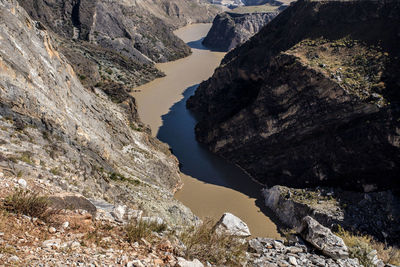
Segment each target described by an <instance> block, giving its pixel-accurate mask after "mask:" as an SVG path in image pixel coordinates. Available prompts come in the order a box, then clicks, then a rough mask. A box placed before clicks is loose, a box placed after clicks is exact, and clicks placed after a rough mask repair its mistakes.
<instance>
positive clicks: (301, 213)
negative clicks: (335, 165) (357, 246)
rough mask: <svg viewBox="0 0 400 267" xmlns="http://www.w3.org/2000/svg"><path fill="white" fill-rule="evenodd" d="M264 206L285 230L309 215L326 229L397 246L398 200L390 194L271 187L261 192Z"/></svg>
mask: <svg viewBox="0 0 400 267" xmlns="http://www.w3.org/2000/svg"><path fill="white" fill-rule="evenodd" d="M263 195H264V198H265V204H266V206H267V207H268V208H270V209H271V210H272V211H273V212H274V213H275V214H276V216H277V217H278V218H279V220H280V221H281V222H282V223H283V224H284V225H285V226H287V227H289V228H297V227H299V226H300V225H301V224H302V219H303V218H304V217H305V216H308V215H310V216H312V217H313V218H314V219H316V220H317V221H318V222H319V223H321V224H322V225H324V226H325V227H328V228H330V229H337V226H338V225H340V226H341V227H342V228H344V229H346V230H349V231H351V232H357V233H360V234H364V235H370V236H373V237H374V238H375V239H377V240H380V241H381V242H387V243H389V244H394V245H398V244H399V240H398V238H396V237H397V236H399V234H400V226H399V224H398V223H397V221H399V220H400V199H399V197H398V196H396V195H394V194H393V193H391V192H390V191H386V192H371V193H359V192H351V191H343V190H340V189H334V188H315V189H311V188H308V189H294V188H288V187H285V186H278V185H277V186H273V187H271V188H268V189H265V190H264V191H263Z"/></svg>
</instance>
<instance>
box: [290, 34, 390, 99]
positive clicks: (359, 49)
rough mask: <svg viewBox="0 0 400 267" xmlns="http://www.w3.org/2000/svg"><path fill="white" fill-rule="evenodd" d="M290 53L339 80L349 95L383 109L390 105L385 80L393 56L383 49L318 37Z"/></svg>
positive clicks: (301, 43)
mask: <svg viewBox="0 0 400 267" xmlns="http://www.w3.org/2000/svg"><path fill="white" fill-rule="evenodd" d="M289 53H293V54H294V55H295V56H297V57H298V58H300V59H301V60H302V61H304V62H305V63H306V64H307V65H310V66H312V67H315V68H318V69H320V70H321V71H322V72H324V73H325V74H326V75H327V76H329V77H330V78H332V79H335V80H337V82H338V83H339V84H340V85H341V86H342V87H343V88H344V89H345V90H346V91H347V92H348V93H350V94H352V95H356V96H357V97H359V98H360V99H363V100H366V101H369V102H372V103H376V104H378V105H380V106H384V105H386V104H387V101H386V100H385V98H384V96H383V95H382V93H383V92H384V89H385V88H386V85H385V83H384V81H383V80H382V77H383V76H384V75H383V74H384V72H385V68H386V65H387V64H388V62H389V54H388V53H386V52H384V51H382V48H380V47H377V46H370V45H367V44H364V43H362V42H360V41H357V40H353V39H351V38H350V37H344V38H342V39H338V40H333V41H332V40H327V39H324V38H318V39H305V40H303V41H301V42H300V43H299V44H297V45H296V46H294V47H293V48H292V49H291V50H289Z"/></svg>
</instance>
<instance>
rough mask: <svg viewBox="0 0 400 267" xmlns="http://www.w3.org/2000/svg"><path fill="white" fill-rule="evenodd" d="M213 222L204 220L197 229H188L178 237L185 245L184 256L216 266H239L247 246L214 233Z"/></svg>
mask: <svg viewBox="0 0 400 267" xmlns="http://www.w3.org/2000/svg"><path fill="white" fill-rule="evenodd" d="M214 225H215V222H214V221H213V220H210V219H208V220H205V221H204V222H203V224H202V225H201V226H199V227H190V228H188V229H186V230H185V231H184V232H183V233H181V235H180V240H181V241H182V242H183V243H184V244H185V246H186V251H185V254H186V255H187V256H188V257H189V258H191V259H193V258H197V259H201V260H204V261H208V262H210V263H212V264H216V265H233V266H235V265H241V264H240V262H241V261H242V260H243V259H244V258H245V253H246V251H247V244H243V243H242V242H240V241H241V240H239V239H237V238H235V237H233V236H229V235H223V234H217V233H215V231H214Z"/></svg>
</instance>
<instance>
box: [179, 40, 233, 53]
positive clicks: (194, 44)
mask: <svg viewBox="0 0 400 267" xmlns="http://www.w3.org/2000/svg"><path fill="white" fill-rule="evenodd" d="M203 40H204V38H201V39H199V40H197V41H192V42H188V43H186V44H187V45H188V46H189V47H190V48H193V49H199V50H208V51H212V52H228V51H227V50H223V49H221V50H219V49H214V48H210V47H206V46H204V45H203V43H202V42H203Z"/></svg>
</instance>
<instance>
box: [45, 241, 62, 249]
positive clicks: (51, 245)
mask: <svg viewBox="0 0 400 267" xmlns="http://www.w3.org/2000/svg"><path fill="white" fill-rule="evenodd" d="M60 244H61V239H49V240H46V241H43V243H42V247H43V248H50V249H58V248H60Z"/></svg>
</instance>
